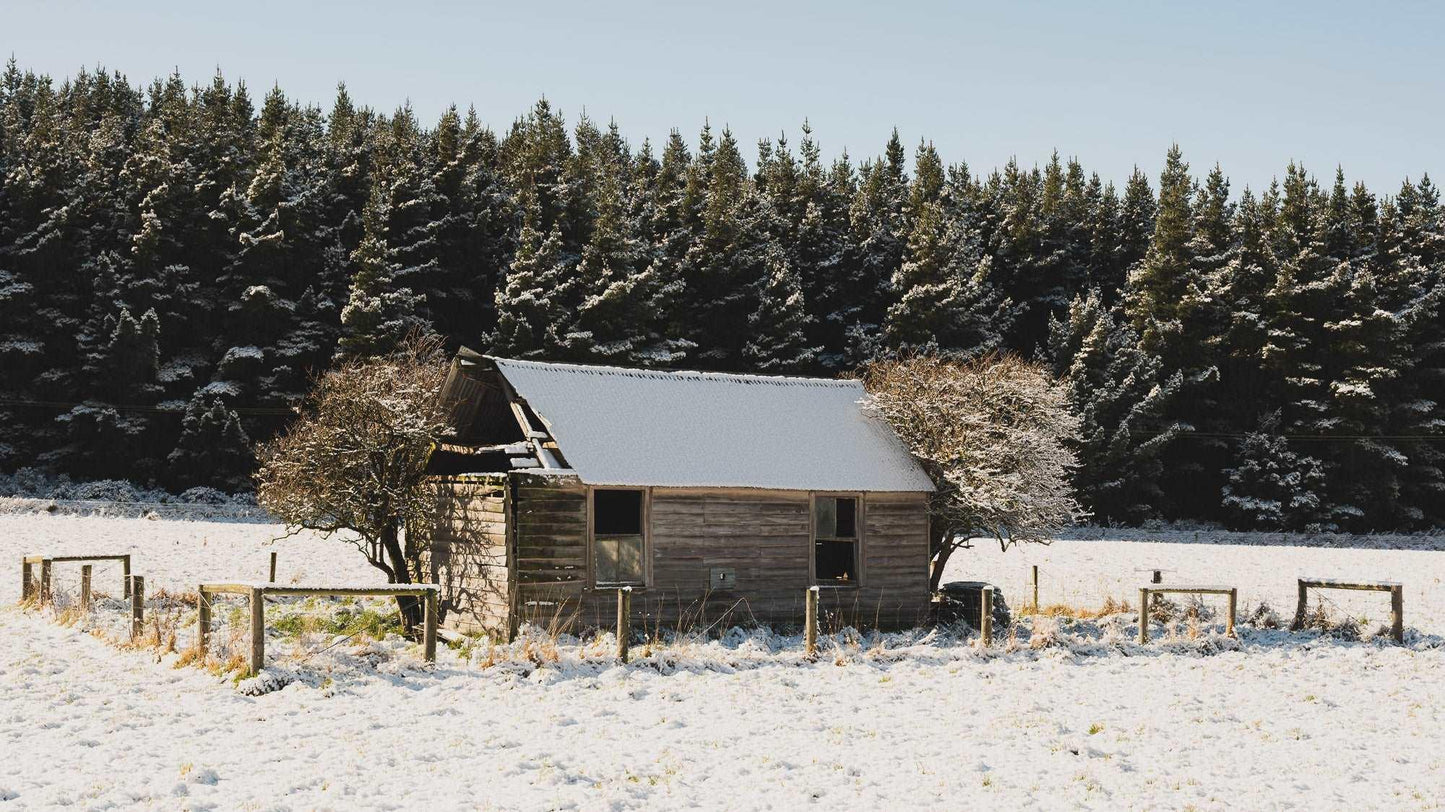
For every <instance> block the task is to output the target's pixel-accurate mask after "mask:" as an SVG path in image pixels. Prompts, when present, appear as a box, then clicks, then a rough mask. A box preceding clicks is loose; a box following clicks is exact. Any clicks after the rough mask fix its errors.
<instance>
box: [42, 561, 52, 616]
mask: <svg viewBox="0 0 1445 812" xmlns="http://www.w3.org/2000/svg"><path fill="white" fill-rule="evenodd" d="M50 598H51V594H50V559H48V558H42V559H41V560H40V605H41V606H49V605H50Z"/></svg>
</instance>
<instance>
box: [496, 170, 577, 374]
mask: <svg viewBox="0 0 1445 812" xmlns="http://www.w3.org/2000/svg"><path fill="white" fill-rule="evenodd" d="M522 204H523V206H524V207H525V208H524V211H525V215H524V219H523V221H522V233H521V235H520V237H519V238H518V245H517V255H516V257H515V258H514V259H513V260H512V263H511V265H510V266H509V267H508V269H507V279H506V284H505V285H503V286H502V287H501V288H499V289H498V290H497V329H496V332H495V333H494V334H493V335H492V336H491V339H490V340H489V342H488V343H489V344H490V345H491V347H492V351H493V352H495V353H497V354H498V355H502V356H506V357H509V358H532V359H546V358H551V357H555V356H556V354H557V352H558V343H559V340H558V336H557V334H556V332H555V330H556V327H557V325H559V324H562V323H563V319H564V317H565V315H566V312H565V310H564V309H563V308H562V307H561V306H560V305H559V304H558V303H557V301H556V300H555V299H554V298H553V297H554V296H555V295H556V293H557V291H558V288H559V287H560V286H561V284H562V274H563V272H564V266H563V265H562V262H563V258H562V234H561V230H560V229H558V228H555V227H554V228H553V229H552V230H551V231H550V232H548V233H547V234H545V235H543V234H542V232H541V231H540V230H539V225H540V220H541V218H542V214H541V209H540V207H539V205H538V204H537V203H536V198H535V197H534V196H533V195H532V194H531V193H530V192H529V191H528V190H527V189H525V188H524V189H523V190H522Z"/></svg>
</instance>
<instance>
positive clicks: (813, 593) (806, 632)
mask: <svg viewBox="0 0 1445 812" xmlns="http://www.w3.org/2000/svg"><path fill="white" fill-rule="evenodd" d="M817 651H818V588H817V587H816V586H810V587H808V591H807V592H806V593H804V596H803V653H805V654H807V655H808V656H809V657H811V656H813V655H814V654H816V653H817Z"/></svg>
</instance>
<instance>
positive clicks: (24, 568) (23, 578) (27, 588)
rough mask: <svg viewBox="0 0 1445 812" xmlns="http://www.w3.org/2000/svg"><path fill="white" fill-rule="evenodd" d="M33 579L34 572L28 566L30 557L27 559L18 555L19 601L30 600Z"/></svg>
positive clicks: (33, 585)
mask: <svg viewBox="0 0 1445 812" xmlns="http://www.w3.org/2000/svg"><path fill="white" fill-rule="evenodd" d="M34 580H35V574H34V573H33V572H32V571H31V568H30V559H28V558H26V557H24V556H21V557H20V600H21V602H24V601H28V600H30V596H31V595H32V594H34V592H35V583H34Z"/></svg>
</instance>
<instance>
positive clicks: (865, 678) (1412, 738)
mask: <svg viewBox="0 0 1445 812" xmlns="http://www.w3.org/2000/svg"><path fill="white" fill-rule="evenodd" d="M277 531H278V529H277V528H275V527H272V526H267V525H258V524H217V523H206V522H167V521H146V520H122V519H96V518H84V519H81V518H65V517H53V516H27V517H21V516H0V538H5V539H7V540H16V541H13V542H9V543H7V545H6V548H7V550H14V551H15V552H16V553H17V555H16V556H15V557H18V552H19V551H20V550H21V549H22V548H23V550H24V551H28V552H40V553H52V554H56V553H61V552H74V551H77V550H79V549H81V548H88V545H89V544H90V543H91V541H90V540H92V539H103V540H105V541H106V543H108V544H111V545H113V546H125V547H127V548H128V549H130V551H131V552H133V553H134V554H136V555H137V560H138V562H144V563H139V564H138V566H137V570H138V571H140V572H142V573H144V574H146V575H147V577H148V584H149V585H150V586H151V591H152V596H153V598H154V599H155V600H156V601H163V600H165V599H166V598H167V597H168V596H170V595H175V596H181V597H184V596H185V595H184V593H185V592H186V591H187V590H193V589H194V585H195V584H197V583H199V582H200V580H203V579H211V578H218V579H232V578H242V579H246V580H255V579H257V578H259V577H260V574H261V573H262V572H264V567H265V563H266V553H267V552H268V551H269V550H270V549H271V548H270V547H268V546H267V542H268V540H269V539H271V538H272V537H274V536H276V535H279V533H278V532H277ZM279 544H280V549H281V551H282V555H281V561H282V565H281V572H282V580H301V581H307V582H312V583H315V582H319V581H344V582H351V583H355V582H359V581H363V580H365V579H367V578H372V579H374V578H375V576H372V575H371V574H370V573H369V572H367V570H368V569H369V568H368V567H367V566H366V565H365V564H364V562H362V561H361V559H360V556H359V555H358V554H357V553H356V552H355V551H354V550H352V549H350V548H348V547H346V546H345V545H344V544H341V543H335V542H324V541H321V540H318V539H314V538H297V539H289V540H286V541H283V542H280V543H279ZM1308 552H1309V553H1310V554H1311V557H1310V559H1309V560H1308V561H1307V562H1304V563H1309V564H1310V565H1311V566H1312V567H1326V568H1328V567H1338V568H1340V569H1343V570H1346V571H1347V572H1346V573H1345V574H1350V575H1354V576H1357V577H1390V576H1391V573H1390V572H1374V571H1371V572H1368V573H1366V572H1355V569H1356V568H1357V565H1359V564H1361V563H1369V564H1371V565H1373V566H1375V567H1377V568H1388V567H1397V568H1398V571H1399V572H1405V573H1407V574H1408V575H1409V577H1408V578H1406V579H1405V580H1406V583H1407V584H1408V583H1410V582H1411V579H1415V580H1420V579H1424V578H1430V577H1436V578H1438V577H1439V576H1440V574H1441V573H1440V571H1441V569H1442V568H1445V564H1442V563H1440V562H1438V561H1437V559H1439V558H1442V557H1445V555H1442V554H1440V553H1421V552H1418V551H1398V550H1393V551H1392V550H1371V551H1350V550H1320V549H1313V550H1309V551H1308ZM1358 552H1371V553H1375V554H1377V555H1378V556H1380V557H1379V558H1377V559H1376V558H1371V559H1367V560H1365V561H1364V562H1362V561H1361V560H1358V559H1356V558H1355V557H1354V555H1353V554H1354V553H1358ZM1296 555H1297V553H1296V552H1294V551H1293V549H1292V548H1285V547H1277V546H1275V547H1254V548H1248V549H1238V548H1236V547H1232V546H1227V545H1226V546H1211V545H1204V544H1192V543H1188V544H1143V543H1138V542H1108V541H1064V542H1059V543H1057V544H1055V545H1054V546H1052V547H1049V548H1038V549H1028V550H1023V551H1019V550H1015V551H1011V552H1010V553H1008V554H1000V553H998V551H997V548H996V546H995V547H993V548H992V549H990V548H988V547H985V546H983V545H980V547H979V548H978V549H976V550H973V551H964V552H961V553H959V556H958V557H956V558H955V562H956V563H959V564H962V565H966V566H962V567H961V568H959V569H957V570H956V571H955V572H953V573H951V575H953V576H954V577H958V578H963V577H974V576H982V577H988V578H989V579H990V580H994V581H996V582H998V583H1000V584H1002V585H1004V586H1005V588H1006V590H1007V597H1008V599H1009V602H1010V604H1011V605H1012V606H1013V607H1014V608H1015V610H1017V609H1019V608H1020V607H1021V606H1022V604H1023V603H1025V602H1026V601H1025V600H1024V599H1023V593H1022V592H1019V591H1018V589H1019V587H1017V586H1014V585H1013V584H1012V583H1011V581H1010V580H1009V579H1008V578H1007V577H1006V576H1009V575H1010V574H1011V573H1015V572H1016V571H1017V572H1022V573H1023V579H1024V580H1026V578H1027V568H1028V564H1029V563H1030V561H1031V560H1039V561H1042V562H1044V563H1045V564H1046V565H1047V569H1046V570H1045V571H1046V572H1053V571H1055V570H1063V569H1066V568H1072V570H1073V571H1074V573H1075V576H1074V580H1075V581H1076V583H1064V582H1063V578H1064V577H1065V576H1064V575H1063V574H1062V573H1058V574H1057V577H1058V578H1059V579H1060V584H1059V585H1058V586H1057V588H1056V591H1055V592H1054V593H1052V594H1051V593H1050V592H1049V591H1048V586H1047V585H1048V584H1049V581H1048V580H1047V577H1046V580H1045V582H1044V583H1045V591H1044V594H1042V595H1041V598H1043V602H1045V603H1058V604H1064V607H1063V608H1061V609H1059V610H1057V611H1055V612H1053V613H1051V614H1049V615H1040V616H1037V617H1023V618H1020V620H1019V622H1017V623H1015V624H1014V626H1013V627H1012V628H1008V629H1003V630H1000V631H999V633H998V639H997V641H996V643H995V646H994V647H993V648H991V649H989V650H988V651H981V650H980V649H979V647H978V646H977V642H976V639H975V638H974V637H973V636H972V635H971V633H968V632H966V631H963V630H956V631H953V630H939V631H926V630H918V631H912V632H905V633H898V634H889V635H873V634H857V633H852V632H849V631H845V632H842V633H838V634H834V635H827V636H825V637H824V639H823V640H822V646H821V649H822V651H821V653H820V656H819V657H817V658H816V659H814V660H809V659H808V658H806V657H804V655H803V647H802V642H801V640H799V639H798V638H797V637H795V636H790V635H783V634H777V633H774V632H771V631H769V630H766V629H749V630H743V629H733V630H729V631H727V632H725V633H724V634H722V635H721V637H714V638H706V637H700V636H684V637H681V638H677V639H664V640H661V641H656V642H653V643H649V644H641V643H639V644H637V645H635V646H634V648H633V654H634V661H633V662H632V663H631V664H629V665H626V666H621V665H618V664H617V663H616V662H615V661H614V660H613V658H612V656H611V650H612V640H611V638H610V636H609V635H606V634H602V635H600V636H596V637H587V638H582V639H578V638H573V637H569V636H566V635H558V634H551V633H548V631H547V630H545V629H535V628H532V629H528V630H526V633H525V634H524V635H523V636H522V637H521V638H520V639H519V640H517V641H515V642H513V643H510V644H505V645H504V644H492V643H488V642H487V641H482V640H478V641H472V642H469V643H468V644H466V645H463V646H457V647H444V648H443V649H442V651H441V652H440V655H439V662H438V663H437V665H436V666H427V665H426V664H425V663H423V662H422V660H421V656H420V654H421V653H420V650H419V648H418V647H417V646H416V645H415V644H414V643H411V642H409V641H406V640H403V639H400V638H398V637H397V636H396V635H395V634H394V633H393V632H394V628H393V627H390V626H389V625H388V622H389V621H388V620H387V618H388V617H389V616H390V612H389V607H388V605H387V603H386V602H384V601H380V602H347V603H345V604H339V603H328V602H308V601H290V602H284V603H280V604H277V605H274V606H272V607H271V608H270V609H268V619H269V620H270V621H271V625H272V627H273V629H272V637H271V640H269V641H268V645H269V646H270V649H269V651H268V654H270V658H269V660H268V666H267V668H266V670H265V671H263V672H262V673H261V674H260V675H257V676H256V677H253V678H250V679H243V680H240V681H239V682H237V681H236V680H235V676H236V673H235V672H234V671H232V672H229V673H228V672H226V671H225V669H224V668H213V669H205V668H197V667H193V666H183V667H176V666H177V664H178V663H181V662H183V661H184V659H185V648H186V644H187V638H186V636H185V635H186V634H187V633H188V632H187V631H186V628H187V624H186V623H185V622H184V620H183V621H182V622H181V623H180V624H179V626H180V628H178V630H177V641H176V646H175V649H176V651H174V652H167V650H166V649H167V648H168V647H167V646H165V645H162V646H161V647H159V648H153V647H148V646H147V647H144V648H141V649H139V650H137V649H134V648H127V647H123V646H118V645H115V644H113V643H112V642H108V641H106V640H103V639H97V637H96V636H95V635H93V634H89V633H87V632H86V631H85V630H86V629H87V628H93V629H95V630H97V631H99V633H100V636H101V637H105V636H108V635H111V634H121V635H122V636H123V632H124V623H123V614H124V612H123V606H121V604H120V602H119V601H118V600H114V601H113V603H104V602H103V604H102V606H100V607H98V608H97V611H96V612H95V613H93V614H92V616H91V617H89V618H76V617H74V616H73V615H72V616H70V617H67V618H65V620H66V621H67V622H69V623H71V625H62V624H60V623H58V622H57V620H59V619H60V618H55V617H51V616H47V615H46V614H43V613H40V612H33V611H32V612H28V613H23V612H20V611H18V610H16V609H13V608H5V609H0V639H5V640H6V641H7V644H6V645H5V646H0V742H3V749H4V751H5V752H6V753H7V758H5V759H0V798H4V799H8V804H13V805H15V806H16V808H42V807H44V808H49V807H54V806H67V805H68V806H84V807H87V808H93V807H122V808H154V809H174V808H212V807H214V808H298V809H304V808H318V807H320V808H340V807H346V808H418V807H426V806H436V807H442V808H456V807H464V808H473V807H475V808H484V809H486V808H502V809H535V808H577V809H597V808H603V809H607V808H612V809H626V808H641V807H648V808H659V807H665V808H670V807H678V806H693V807H700V808H710V809H739V808H774V809H791V808H797V807H800V806H804V805H807V804H811V803H821V804H830V805H841V806H843V807H845V808H910V807H922V808H971V807H979V806H983V805H990V806H996V807H999V808H1008V809H1012V808H1043V809H1054V808H1061V807H1075V806H1082V807H1093V808H1110V809H1113V808H1186V807H1191V806H1192V807H1194V808H1199V809H1223V808H1228V807H1234V808H1280V807H1284V806H1291V805H1292V806H1297V807H1302V808H1312V809H1313V808H1401V809H1430V808H1439V806H1438V805H1439V803H1440V800H1439V799H1440V798H1442V797H1445V724H1442V722H1445V718H1442V716H1445V710H1442V708H1445V679H1442V678H1441V677H1442V676H1445V647H1442V640H1441V638H1440V637H1439V636H1438V632H1435V631H1430V629H1438V628H1440V625H1441V623H1440V620H1441V618H1440V617H1439V615H1440V612H1439V609H1438V607H1436V605H1435V604H1430V603H1426V602H1424V601H1423V599H1422V600H1421V601H1420V608H1419V609H1418V610H1417V611H1414V612H1413V613H1412V611H1411V610H1412V603H1411V600H1412V599H1411V598H1410V597H1409V594H1408V593H1407V602H1406V612H1407V615H1406V618H1407V623H1408V625H1410V626H1411V627H1414V628H1412V629H1411V630H1410V632H1409V634H1408V637H1407V644H1406V645H1405V646H1395V645H1393V644H1391V643H1389V642H1387V641H1385V640H1383V639H1375V638H1374V637H1373V636H1372V634H1373V632H1374V631H1375V629H1374V628H1373V627H1372V626H1371V625H1369V624H1364V625H1362V626H1361V627H1360V630H1361V631H1362V632H1363V636H1364V638H1365V639H1363V640H1360V641H1353V640H1348V639H1344V637H1347V636H1348V633H1347V632H1345V633H1344V634H1343V635H1342V633H1341V632H1339V631H1338V630H1336V631H1333V632H1320V631H1309V632H1306V633H1300V634H1293V633H1289V632H1286V631H1282V630H1279V629H1271V628H1268V627H1269V626H1270V625H1272V624H1271V622H1270V618H1269V617H1268V613H1265V612H1261V613H1259V614H1258V616H1257V617H1256V618H1254V620H1253V621H1251V618H1250V616H1251V615H1253V614H1255V613H1254V608H1255V607H1254V603H1256V602H1257V601H1258V599H1257V598H1251V597H1250V595H1249V593H1248V592H1246V593H1244V594H1242V599H1243V600H1245V601H1249V602H1250V603H1249V610H1248V611H1244V612H1242V613H1241V619H1242V621H1243V622H1242V624H1241V626H1240V629H1239V637H1238V639H1231V638H1227V637H1224V636H1223V635H1222V633H1221V632H1222V627H1221V619H1220V617H1219V616H1218V613H1215V612H1211V609H1210V607H1211V606H1213V604H1210V603H1206V604H1205V606H1204V607H1203V609H1202V611H1197V612H1191V611H1190V607H1189V606H1188V604H1187V603H1185V602H1184V601H1176V602H1175V605H1174V608H1173V610H1172V611H1171V612H1168V613H1163V614H1161V616H1160V617H1159V618H1158V619H1157V620H1156V621H1155V625H1154V628H1153V630H1152V635H1153V636H1154V638H1155V642H1151V643H1150V644H1149V645H1147V646H1138V645H1137V644H1135V643H1134V642H1133V639H1134V632H1135V631H1136V628H1135V626H1134V622H1135V620H1134V615H1133V614H1132V612H1131V611H1129V610H1131V609H1132V608H1134V607H1132V606H1126V605H1125V604H1128V603H1132V602H1133V601H1134V600H1136V593H1134V592H1131V591H1129V590H1127V589H1124V588H1123V587H1124V586H1128V587H1130V588H1131V589H1132V588H1133V587H1135V586H1136V585H1137V583H1138V581H1139V580H1140V577H1141V576H1140V575H1139V574H1138V573H1133V572H1132V571H1131V569H1132V568H1133V567H1135V566H1136V565H1139V567H1140V568H1144V567H1149V566H1151V565H1157V566H1161V567H1162V568H1164V569H1166V570H1176V571H1181V572H1179V576H1178V578H1177V579H1176V580H1183V579H1184V577H1185V576H1186V575H1187V576H1189V578H1190V579H1191V580H1194V579H1195V577H1194V576H1196V575H1197V576H1198V579H1200V580H1210V581H1237V582H1241V586H1242V587H1243V582H1244V581H1246V580H1247V579H1248V578H1251V577H1253V578H1254V579H1255V580H1254V581H1253V583H1255V584H1256V586H1258V587H1259V588H1260V589H1261V590H1262V591H1268V590H1272V589H1274V588H1275V587H1274V584H1275V583H1276V582H1277V581H1278V582H1284V581H1287V580H1288V578H1289V577H1291V575H1290V573H1288V572H1283V571H1281V570H1282V569H1287V568H1288V566H1289V565H1291V564H1292V563H1297V562H1296V560H1295V558H1294V556H1296ZM1030 556H1047V557H1046V558H1035V559H1031V558H1030ZM1191 556H1198V557H1197V558H1196V557H1191ZM1281 556H1283V558H1281ZM1402 556H1403V557H1404V558H1403V559H1402V560H1401V559H1399V558H1397V557H1402ZM1141 562H1147V563H1141ZM1086 565H1087V567H1090V568H1097V569H1098V570H1099V571H1100V572H1103V573H1108V572H1112V571H1113V570H1116V569H1123V570H1124V571H1125V573H1126V575H1124V576H1123V580H1121V581H1120V582H1119V583H1117V584H1116V583H1114V582H1112V581H1107V580H1100V581H1097V582H1090V581H1086V580H1083V579H1082V576H1081V573H1083V572H1084V571H1085V569H1086ZM1206 565H1209V566H1211V567H1212V569H1211V570H1210V571H1209V572H1207V573H1197V572H1195V571H1194V568H1196V567H1204V566H1206ZM288 566H289V569H288ZM1256 571H1259V574H1257V575H1252V573H1256ZM1312 572H1314V571H1313V570H1312ZM1331 572H1332V571H1328V570H1327V571H1325V572H1319V573H1316V574H1326V575H1328V574H1331ZM1205 576H1208V577H1205ZM1096 577H1097V576H1096ZM1169 577H1170V578H1173V577H1174V576H1173V575H1169ZM14 580H15V579H13V578H12V579H5V580H3V581H0V599H3V600H4V601H5V602H6V603H10V602H12V601H13V600H14V599H15V597H16V594H15V592H16V590H17V589H18V584H14V583H12V582H13V581H14ZM101 580H102V576H101V575H100V574H99V573H97V582H100V581H101ZM1013 580H1015V581H1017V580H1020V579H1018V578H1014V579H1013ZM1166 580H1168V578H1166ZM1266 588H1268V589H1266ZM1291 589H1292V587H1291ZM1068 590H1072V592H1069V591H1068ZM1111 594H1112V596H1113V597H1114V598H1115V601H1114V604H1113V605H1112V606H1110V607H1108V611H1103V612H1101V611H1100V610H1102V609H1104V608H1105V607H1104V606H1103V604H1104V601H1105V600H1106V599H1107V598H1109V597H1110V596H1111ZM1288 597H1289V598H1290V599H1291V600H1292V592H1291V593H1290V595H1289V596H1288ZM106 600H112V599H109V598H108V599H106ZM1268 600H1269V601H1270V602H1271V603H1272V604H1273V605H1274V607H1275V608H1276V610H1277V613H1278V614H1282V615H1285V616H1287V615H1288V613H1289V611H1290V610H1291V609H1292V603H1291V602H1290V601H1284V602H1279V601H1277V600H1276V599H1275V598H1273V597H1269V598H1268ZM1431 607H1436V608H1431ZM342 610H344V611H342ZM62 611H63V610H62ZM111 614H114V615H115V616H117V617H122V621H121V623H120V625H119V626H111V625H108V624H110V623H111V621H110V620H107V618H108V617H109V616H110V615H111ZM1347 616H1348V615H1347V613H1343V612H1342V613H1337V614H1336V615H1335V616H1334V617H1333V619H1332V623H1339V622H1340V621H1344V620H1345V619H1346V618H1347ZM190 620H192V621H193V614H192V616H191V618H190ZM223 622H224V621H223ZM1256 624H1257V625H1256ZM218 633H219V632H218ZM221 665H224V663H222V664H221ZM8 754H14V755H13V756H9V755H8ZM6 805H7V804H5V803H0V806H6Z"/></svg>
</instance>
